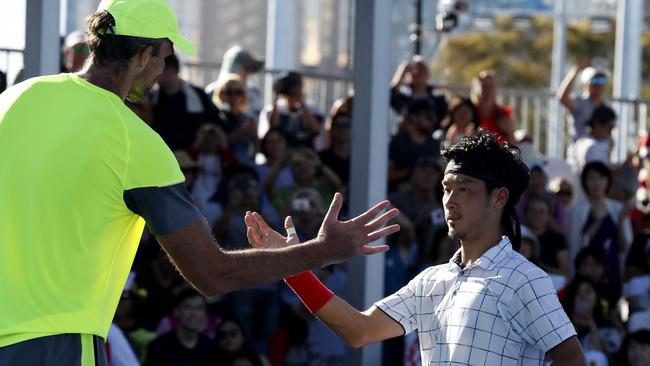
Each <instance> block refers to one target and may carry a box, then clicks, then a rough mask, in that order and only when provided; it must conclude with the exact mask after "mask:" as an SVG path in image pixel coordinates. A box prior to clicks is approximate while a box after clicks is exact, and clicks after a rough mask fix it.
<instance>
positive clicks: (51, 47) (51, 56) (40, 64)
mask: <svg viewBox="0 0 650 366" xmlns="http://www.w3.org/2000/svg"><path fill="white" fill-rule="evenodd" d="M26 19H27V21H26V22H25V57H24V64H25V69H24V70H23V79H28V78H31V77H34V76H40V75H51V74H57V73H59V71H60V66H61V61H60V58H61V47H60V42H59V0H27V12H26Z"/></svg>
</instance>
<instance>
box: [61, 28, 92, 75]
mask: <svg viewBox="0 0 650 366" xmlns="http://www.w3.org/2000/svg"><path fill="white" fill-rule="evenodd" d="M88 55H90V49H89V48H88V43H87V42H86V33H84V32H82V31H78V30H76V31H74V32H71V33H70V34H68V36H67V37H65V42H64V44H63V65H64V66H65V68H66V70H67V71H68V72H77V71H79V70H81V68H82V67H83V65H84V63H85V62H86V59H87V58H88Z"/></svg>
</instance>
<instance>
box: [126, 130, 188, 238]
mask: <svg viewBox="0 0 650 366" xmlns="http://www.w3.org/2000/svg"><path fill="white" fill-rule="evenodd" d="M129 126H130V128H129V130H128V136H129V137H128V138H129V145H128V149H129V153H128V160H127V167H126V175H125V179H124V188H123V190H124V192H123V195H124V201H125V204H126V206H127V207H128V208H129V209H130V210H131V211H132V212H134V213H135V214H138V215H140V216H142V218H144V219H145V221H146V222H147V226H148V227H149V228H150V229H151V231H152V233H153V234H154V235H164V234H168V233H170V232H173V231H175V230H177V229H179V228H181V227H182V226H185V225H187V224H189V223H190V222H192V221H193V220H196V219H197V218H199V217H200V214H199V211H198V209H196V207H195V205H194V204H193V203H192V200H191V198H190V197H189V194H188V193H187V190H186V189H185V186H184V181H185V176H184V175H183V173H182V172H181V169H180V167H179V166H178V162H177V161H176V158H175V157H174V154H173V153H172V152H171V150H169V148H168V147H167V145H166V144H165V143H164V142H163V140H162V139H161V138H160V136H159V135H158V134H156V133H155V132H154V131H153V130H152V129H151V128H149V127H148V126H146V125H145V124H144V123H142V122H140V124H137V123H134V124H131V125H129Z"/></svg>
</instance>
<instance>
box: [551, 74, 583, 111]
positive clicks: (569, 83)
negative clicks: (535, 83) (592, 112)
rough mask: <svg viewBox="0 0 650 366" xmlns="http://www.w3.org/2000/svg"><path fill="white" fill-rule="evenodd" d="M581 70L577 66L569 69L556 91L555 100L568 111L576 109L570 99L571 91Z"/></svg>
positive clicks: (573, 101)
mask: <svg viewBox="0 0 650 366" xmlns="http://www.w3.org/2000/svg"><path fill="white" fill-rule="evenodd" d="M581 70H582V68H581V67H580V66H577V65H576V66H573V67H571V69H570V70H569V72H568V73H567V74H566V76H565V77H564V80H562V83H561V84H560V87H559V89H558V90H557V94H556V96H557V98H558V99H559V100H560V103H562V104H563V105H564V106H565V107H566V108H567V109H568V110H569V111H573V110H574V109H575V108H576V103H575V100H574V99H573V98H571V89H573V83H574V82H575V80H576V77H577V76H578V74H579V73H580V71H581Z"/></svg>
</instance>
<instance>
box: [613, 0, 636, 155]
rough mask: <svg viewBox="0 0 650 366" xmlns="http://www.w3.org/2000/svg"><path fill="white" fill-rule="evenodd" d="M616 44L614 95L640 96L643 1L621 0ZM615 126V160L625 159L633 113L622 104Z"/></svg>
mask: <svg viewBox="0 0 650 366" xmlns="http://www.w3.org/2000/svg"><path fill="white" fill-rule="evenodd" d="M616 20H617V22H616V46H615V51H614V52H615V56H614V79H613V82H614V85H613V86H614V97H615V98H631V99H637V98H639V93H640V90H641V33H642V28H643V1H642V0H619V1H618V8H617V13H616ZM619 110H620V115H619V119H618V124H617V128H616V145H615V151H616V154H615V156H614V158H615V160H616V161H621V160H623V159H625V156H626V155H627V152H628V149H631V146H628V145H629V144H628V140H629V137H630V134H634V133H635V132H636V131H635V129H634V128H630V127H629V126H630V123H633V121H631V119H632V118H634V113H630V112H631V111H630V108H627V107H623V106H621V108H620V109H619Z"/></svg>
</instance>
